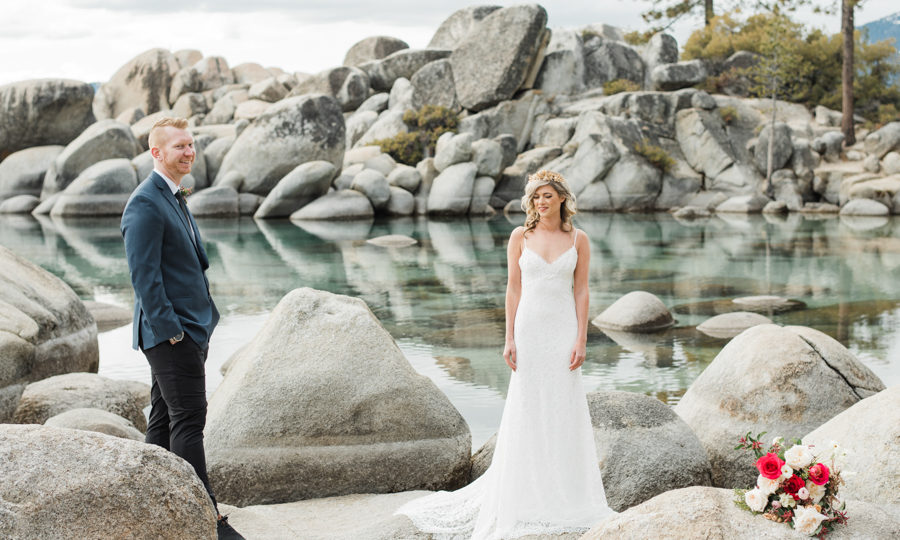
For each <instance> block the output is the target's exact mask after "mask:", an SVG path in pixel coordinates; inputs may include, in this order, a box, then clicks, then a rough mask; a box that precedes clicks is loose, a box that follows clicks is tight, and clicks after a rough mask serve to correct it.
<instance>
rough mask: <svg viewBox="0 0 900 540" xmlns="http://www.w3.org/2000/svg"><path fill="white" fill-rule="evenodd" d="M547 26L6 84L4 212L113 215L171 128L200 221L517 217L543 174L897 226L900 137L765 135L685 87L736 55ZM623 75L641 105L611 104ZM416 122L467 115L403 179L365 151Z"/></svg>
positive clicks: (478, 22) (516, 13)
mask: <svg viewBox="0 0 900 540" xmlns="http://www.w3.org/2000/svg"><path fill="white" fill-rule="evenodd" d="M546 22H547V13H546V11H545V10H544V9H543V8H542V7H540V6H538V5H521V6H512V7H506V8H500V7H498V6H477V7H469V8H465V9H462V10H459V11H457V12H456V13H454V14H453V15H451V16H450V17H449V18H448V19H447V20H446V21H444V23H443V24H442V25H441V26H440V27H439V28H438V30H437V31H436V32H435V35H434V37H433V38H432V40H431V42H430V43H429V44H428V46H427V47H426V48H424V49H411V48H409V46H408V45H407V44H406V43H405V42H403V41H402V40H400V39H397V38H393V37H385V36H377V37H370V38H366V39H364V40H362V41H360V42H359V43H357V44H356V45H354V46H353V47H352V48H351V49H350V50H349V51H348V52H347V55H346V58H345V61H344V65H343V66H339V67H335V68H331V69H327V70H325V71H322V72H320V73H315V74H308V73H287V72H284V71H283V70H281V69H278V68H263V67H262V66H260V65H258V64H254V63H246V64H240V65H237V66H234V67H229V66H228V64H227V62H226V61H225V59H223V58H221V57H204V56H203V55H202V54H201V53H200V52H199V51H196V50H180V51H176V52H174V53H172V52H169V51H167V50H164V49H152V50H149V51H147V52H145V53H142V54H140V55H139V56H137V57H136V58H134V59H133V60H131V61H130V62H128V63H127V64H126V65H124V66H122V68H121V69H120V70H119V71H117V72H116V73H115V74H114V75H113V76H112V78H111V79H110V80H109V81H107V82H105V83H103V84H102V85H101V86H100V87H99V89H98V90H97V92H96V93H94V92H93V89H92V87H91V86H90V85H88V84H85V83H79V82H77V81H69V80H39V81H24V82H20V83H13V84H9V85H6V86H3V87H0V103H2V104H3V105H2V108H0V119H2V120H0V123H2V126H0V127H2V128H3V129H0V133H2V134H3V135H2V136H0V158H2V157H4V156H5V159H3V160H2V161H0V201H2V202H0V212H15V213H25V212H35V213H51V214H56V215H76V216H77V215H102V214H106V215H116V214H119V213H121V211H122V208H123V207H124V204H125V201H126V200H127V198H128V196H129V194H130V193H131V191H132V190H133V189H134V188H135V186H136V185H137V183H138V182H140V181H141V180H142V179H143V178H145V177H146V175H147V174H148V172H149V171H150V169H151V168H152V158H151V157H150V156H149V153H148V151H147V135H148V131H149V129H150V127H151V126H152V124H153V123H154V122H155V121H156V120H157V119H158V118H160V117H161V116H163V115H177V116H183V117H186V118H188V119H189V122H190V124H191V126H192V129H193V132H194V134H195V138H196V148H197V156H196V159H195V163H194V170H193V172H192V174H191V175H190V176H189V177H187V178H186V179H185V184H186V185H188V186H190V187H193V188H194V189H195V190H196V191H198V193H197V194H196V195H195V196H194V197H192V198H191V199H192V200H190V206H191V208H192V211H194V213H195V214H197V215H215V216H235V215H256V216H257V217H259V218H264V217H287V216H292V215H295V214H296V217H297V218H298V219H353V218H360V217H367V216H370V215H373V214H379V213H381V214H399V215H407V214H412V213H432V214H450V215H463V214H483V213H485V212H493V211H494V210H496V209H500V208H503V207H504V206H506V205H507V204H508V203H512V204H511V207H512V208H513V209H515V207H516V206H517V205H518V203H517V200H518V199H519V198H520V197H521V195H522V192H523V186H524V183H525V180H526V177H527V175H528V174H529V173H532V172H534V171H535V170H537V169H539V168H549V169H553V170H556V171H558V172H560V173H562V174H563V175H564V176H565V177H566V178H568V180H569V182H570V183H571V184H572V188H573V191H574V193H575V194H576V196H577V197H578V200H579V206H580V208H581V209H583V210H597V211H624V210H679V211H680V212H681V216H682V217H689V216H698V215H707V214H708V213H709V212H711V211H717V212H758V211H763V210H765V211H767V212H769V211H770V212H782V211H806V212H837V211H838V210H839V209H840V211H841V212H843V213H846V214H867V215H872V214H886V213H898V212H900V198H898V195H897V193H898V191H900V176H898V173H900V152H898V150H900V122H894V123H892V124H889V125H887V126H885V127H884V128H882V129H880V130H878V131H876V132H873V133H868V134H867V133H865V132H864V131H860V132H859V137H858V138H859V140H861V141H863V142H860V143H859V144H857V145H854V146H852V147H851V148H847V149H844V148H842V137H841V134H840V131H839V127H838V124H839V122H838V121H837V117H839V114H838V113H835V112H834V111H829V110H827V109H824V108H821V107H820V108H818V109H816V111H815V114H810V112H809V111H807V110H806V109H805V108H803V107H802V106H797V105H791V104H787V103H779V104H778V109H779V112H778V115H777V116H778V117H779V118H780V119H781V121H780V122H779V123H777V124H775V125H774V126H770V125H769V121H768V119H769V117H770V116H771V115H770V110H771V104H770V103H769V102H768V101H765V100H756V99H746V98H742V97H739V95H738V96H732V95H716V96H710V95H708V94H706V93H705V92H703V91H699V90H696V89H694V88H693V86H695V85H697V84H698V83H701V82H703V81H704V80H705V79H706V77H707V76H710V75H715V74H717V73H719V72H721V71H723V70H727V69H730V68H731V67H745V66H746V65H750V64H752V63H753V62H754V61H755V60H754V58H753V57H752V55H750V54H749V53H736V55H735V56H734V57H733V58H730V59H728V61H726V62H724V63H722V64H721V65H713V64H709V63H704V62H701V61H688V62H679V61H678V45H677V43H676V42H675V40H674V38H672V37H671V36H670V35H667V34H657V35H656V36H654V37H653V38H652V39H651V40H650V41H649V42H648V43H646V44H644V45H638V46H635V45H631V44H629V43H627V42H626V41H625V37H624V35H623V34H622V32H621V31H620V30H619V29H617V28H613V27H610V26H607V25H602V24H594V25H588V26H585V27H583V28H579V29H554V30H553V31H552V32H551V31H550V30H549V29H548V28H547V27H546ZM616 80H627V81H630V82H632V83H633V84H635V85H638V86H639V87H640V88H642V90H641V91H636V92H623V93H619V94H614V95H603V92H604V90H603V87H604V84H606V83H609V82H611V81H616ZM738 86H739V85H738ZM729 91H730V92H731V93H732V94H740V89H739V88H735V89H729ZM744 95H746V94H744ZM423 105H439V106H443V107H446V108H448V109H450V110H452V111H454V112H456V113H458V114H459V117H460V122H459V126H458V129H457V136H455V137H450V136H446V137H447V138H446V139H444V140H443V143H442V145H439V147H438V149H437V150H436V153H435V155H434V156H433V157H427V158H425V159H424V160H423V161H422V162H420V163H417V164H415V166H414V167H413V166H411V165H403V166H400V165H397V164H395V163H393V160H390V158H389V156H387V155H383V154H381V152H380V148H379V147H374V148H373V147H371V145H372V143H374V142H375V141H378V140H380V139H386V138H391V137H394V136H396V135H398V134H402V133H405V132H407V131H408V130H409V127H408V126H407V125H406V124H405V123H404V121H403V114H404V112H406V111H408V110H411V109H413V110H415V109H418V108H419V107H421V106H423ZM836 115H837V116H836ZM770 139H771V140H773V143H774V150H775V151H774V153H773V157H772V168H773V170H774V171H775V173H774V174H773V175H772V178H771V182H768V183H767V182H766V181H765V180H764V178H763V175H764V174H765V172H766V171H767V169H768V165H769V164H768V141H769V140H770ZM498 144H499V150H498V148H497V146H498ZM649 147H658V148H660V149H662V151H664V152H665V154H667V155H668V156H669V158H670V159H671V160H672V162H671V164H670V165H669V166H665V165H661V164H660V162H659V161H658V160H656V159H655V158H653V161H652V162H651V160H649V159H648V157H651V158H652V156H649V155H648V153H647V151H646V149H647V148H649ZM498 154H499V155H500V158H499V161H498V158H497V155H498ZM312 162H327V163H330V164H331V165H332V166H333V168H334V169H333V170H326V169H324V168H323V165H322V164H319V165H318V166H312V165H309V164H310V163H312ZM304 166H308V167H312V168H313V169H314V170H309V168H305V169H304V168H302V167H304ZM413 171H416V172H413ZM416 173H418V174H416ZM391 175H394V178H390V176H391ZM329 177H330V178H329ZM307 206H311V208H309V209H308V210H306V211H305V212H301V211H302V210H304V209H305V208H306V207H307Z"/></svg>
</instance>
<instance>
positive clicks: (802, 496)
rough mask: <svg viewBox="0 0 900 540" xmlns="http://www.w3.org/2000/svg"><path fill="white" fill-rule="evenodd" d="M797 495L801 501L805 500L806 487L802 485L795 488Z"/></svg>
mask: <svg viewBox="0 0 900 540" xmlns="http://www.w3.org/2000/svg"><path fill="white" fill-rule="evenodd" d="M797 496H798V497H800V500H801V501H805V500H806V499H808V498H809V490H808V489H806V488H805V487H802V488H800V489H798V490H797Z"/></svg>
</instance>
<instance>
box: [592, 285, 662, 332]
mask: <svg viewBox="0 0 900 540" xmlns="http://www.w3.org/2000/svg"><path fill="white" fill-rule="evenodd" d="M592 323H593V324H594V325H596V326H599V327H600V328H609V329H611V330H625V331H628V332H654V331H657V330H662V329H664V328H668V327H670V326H672V325H673V324H675V319H673V318H672V314H671V313H669V310H668V308H666V305H665V304H663V303H662V301H661V300H660V299H659V298H657V297H656V295H654V294H652V293H648V292H644V291H632V292H630V293H628V294H626V295H625V296H622V297H621V298H619V299H618V300H616V301H615V302H614V303H613V304H612V305H611V306H609V307H608V308H606V309H605V310H604V311H603V313H601V314H600V315H598V316H597V317H595V318H594V320H593V321H592Z"/></svg>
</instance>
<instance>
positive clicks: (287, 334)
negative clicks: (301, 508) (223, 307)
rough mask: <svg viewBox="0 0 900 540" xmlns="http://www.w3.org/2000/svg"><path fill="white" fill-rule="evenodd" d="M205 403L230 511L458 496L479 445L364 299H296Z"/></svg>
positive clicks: (209, 444)
mask: <svg viewBox="0 0 900 540" xmlns="http://www.w3.org/2000/svg"><path fill="white" fill-rule="evenodd" d="M235 354H236V357H235V360H234V362H233V363H232V365H231V367H230V368H229V370H228V373H227V375H226V376H225V379H224V380H223V381H222V384H221V385H220V386H219V388H218V389H217V390H216V391H215V393H214V394H213V396H212V398H211V399H210V403H209V421H208V423H207V427H206V448H207V456H208V466H209V472H210V479H211V482H212V484H213V485H214V486H216V494H217V496H218V497H219V498H220V499H221V500H222V501H224V502H227V503H229V504H236V505H239V506H245V505H248V504H261V503H275V502H285V501H296V500H300V499H309V498H319V497H328V496H332V495H344V494H349V493H390V492H395V491H405V490H411V489H456V488H458V487H460V486H462V485H463V484H464V483H465V481H466V479H467V477H468V474H469V455H470V449H471V435H470V433H469V428H468V426H467V425H466V423H465V421H464V420H463V418H462V416H460V414H459V412H457V410H456V409H455V408H453V405H451V403H450V401H449V400H448V399H447V398H446V396H444V394H442V393H441V392H440V390H438V389H437V387H436V386H435V385H434V383H433V382H431V380H430V379H428V378H427V377H424V376H422V375H419V374H417V373H416V372H415V370H414V369H413V368H412V366H410V364H409V362H408V361H407V360H406V358H405V357H404V356H403V353H402V352H401V351H400V349H399V348H398V347H397V344H396V343H395V342H394V340H393V338H391V336H390V334H388V333H387V331H386V330H385V329H384V328H383V327H382V326H381V323H380V322H379V321H378V319H376V318H375V316H374V315H373V314H372V312H371V311H370V310H369V308H368V307H367V306H366V304H365V303H364V302H363V301H362V300H359V299H355V298H350V297H347V296H340V295H335V294H331V293H328V292H322V291H316V290H313V289H306V288H304V289H296V290H294V291H292V292H290V293H288V294H287V295H286V296H285V297H284V298H282V300H281V302H279V303H278V305H277V306H276V307H275V309H274V310H273V311H272V313H271V315H270V316H269V318H268V320H267V321H266V324H265V325H264V326H263V328H262V329H261V330H260V331H259V333H258V334H257V335H256V337H254V338H253V340H252V341H251V342H250V343H248V344H247V345H246V346H245V347H243V348H242V349H241V350H240V351H238V352H237V353H235Z"/></svg>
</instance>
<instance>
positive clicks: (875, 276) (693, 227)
mask: <svg viewBox="0 0 900 540" xmlns="http://www.w3.org/2000/svg"><path fill="white" fill-rule="evenodd" d="M118 223H119V220H118V218H114V219H78V220H72V219H57V218H48V217H39V218H34V217H31V216H27V217H23V216H7V217H0V244H2V245H4V246H6V247H8V248H10V249H12V250H13V251H15V252H17V253H19V254H21V255H23V256H24V257H26V258H28V259H29V260H31V261H33V262H35V263H37V264H39V265H40V266H42V267H44V268H46V269H47V270H49V271H50V272H52V273H54V274H56V275H57V276H59V277H61V278H62V279H63V280H65V281H66V282H67V283H68V284H69V285H71V286H72V288H73V289H74V290H75V291H76V293H77V294H78V295H79V296H80V297H81V298H83V299H85V300H96V301H100V302H107V303H111V304H117V305H120V306H123V307H127V308H128V309H131V307H132V291H131V286H130V282H129V278H128V267H127V263H126V261H125V258H124V245H123V243H122V239H121V236H120V234H119V229H118ZM520 223H521V217H519V216H514V217H512V218H509V219H507V218H506V217H504V216H495V217H493V218H490V219H457V220H453V221H439V220H429V219H425V218H417V219H392V220H384V221H375V222H349V223H292V222H290V221H287V220H280V221H254V220H252V219H249V218H242V219H229V220H211V219H205V220H200V222H199V226H200V231H201V234H202V235H203V237H204V239H205V242H206V246H207V252H208V254H209V258H210V264H211V266H210V269H209V273H208V276H209V280H210V283H211V289H212V295H213V298H214V299H215V300H216V303H217V305H218V306H219V310H220V311H221V313H222V321H221V323H220V325H219V327H218V329H217V330H216V332H215V334H214V335H213V339H212V343H211V348H210V357H209V361H208V362H209V363H208V374H207V387H208V390H209V392H210V393H211V392H212V391H213V390H214V389H215V388H216V386H218V384H219V382H220V381H221V375H220V374H219V367H220V366H221V365H222V364H223V363H224V362H225V361H226V360H227V359H228V358H229V357H230V355H231V354H232V353H233V352H234V351H235V350H236V349H237V348H239V347H240V346H241V345H243V344H244V343H246V342H248V341H249V340H250V339H251V338H252V337H253V336H254V335H255V333H256V332H257V331H258V330H259V328H260V327H261V326H262V324H263V323H264V322H265V320H266V317H267V315H268V313H269V312H270V311H271V310H272V308H273V307H274V306H275V304H277V303H278V301H279V300H280V299H281V298H282V297H283V296H284V295H285V294H286V293H287V292H289V291H291V290H293V289H295V288H298V287H313V288H316V289H323V290H327V291H331V292H334V293H340V294H347V295H352V296H357V297H360V298H362V299H363V300H365V302H366V303H367V304H368V305H369V307H370V308H371V309H372V311H373V312H374V313H375V315H376V316H377V317H378V318H379V319H380V320H381V322H382V323H383V324H384V326H385V328H386V329H387V330H388V331H389V332H390V333H391V335H393V336H394V338H395V339H396V340H397V342H398V343H399V345H400V348H401V350H402V351H403V352H404V354H405V355H406V357H407V358H408V359H409V361H410V362H411V364H412V365H413V367H414V368H415V369H416V370H417V371H419V372H420V373H422V374H424V375H426V376H428V377H430V378H431V379H432V380H434V382H435V383H436V384H437V386H438V387H439V388H440V389H441V390H442V391H443V392H444V393H445V394H447V396H448V397H449V398H450V400H451V401H452V402H453V404H454V405H455V406H456V407H457V408H458V409H459V410H460V412H461V413H462V414H463V416H464V417H465V419H466V420H467V422H468V423H469V426H470V428H471V429H472V437H473V446H474V448H478V447H479V446H480V445H481V444H482V443H483V442H484V441H485V440H486V439H487V438H488V437H490V436H491V435H492V434H493V433H494V432H495V431H496V429H497V426H498V425H499V420H500V414H501V410H502V407H503V400H504V396H505V394H506V388H507V383H508V379H509V372H508V369H507V367H506V365H505V364H504V362H503V358H502V357H501V352H502V348H503V337H504V320H503V305H504V293H505V286H506V251H505V245H506V240H507V238H508V236H509V233H510V232H511V231H512V229H513V228H514V227H515V226H516V225H519V224H520ZM577 224H578V226H579V227H580V228H582V229H583V230H585V231H586V232H587V233H588V235H589V236H590V239H591V249H592V261H591V268H590V290H591V309H590V316H591V318H593V317H595V316H596V315H598V314H599V313H600V312H601V311H602V310H603V309H604V308H605V307H606V306H608V305H610V304H611V303H613V302H614V301H615V300H616V299H618V298H619V297H621V296H622V295H623V294H625V293H628V292H630V291H634V290H644V291H649V292H651V293H653V294H655V295H657V296H658V297H659V298H660V299H661V300H662V301H663V302H664V303H665V304H666V305H667V306H668V307H669V308H670V310H672V312H673V315H674V316H675V318H676V319H677V324H676V326H675V327H674V328H673V329H670V330H668V331H666V332H663V333H661V334H656V335H652V336H644V337H638V336H628V335H624V336H623V335H615V336H612V337H610V336H609V335H607V334H605V333H603V332H602V331H600V330H599V329H597V328H594V327H591V330H590V333H589V338H588V350H587V361H586V362H585V364H584V369H583V372H584V376H585V377H584V381H585V386H586V389H587V390H589V391H590V390H595V389H607V390H627V391H632V392H642V393H646V394H648V395H652V396H655V397H657V398H659V399H660V400H662V401H664V402H666V403H669V404H674V403H677V401H678V399H679V398H680V396H681V395H683V393H684V392H685V390H686V389H687V387H688V386H689V385H690V384H691V382H692V381H693V380H694V379H695V378H696V377H697V376H698V375H699V374H700V372H701V371H703V369H704V368H705V367H706V366H707V365H708V364H709V363H710V362H711V361H712V360H713V358H715V356H716V354H718V352H719V351H720V350H721V348H722V347H723V346H724V345H725V343H727V340H725V339H715V338H710V337H707V336H704V335H703V334H701V333H700V332H698V331H696V330H695V329H694V327H695V326H696V325H698V324H700V323H701V322H703V321H704V320H706V319H707V318H709V317H711V316H713V315H715V314H718V313H724V312H727V311H738V310H739V308H738V307H737V306H735V305H734V304H733V303H732V302H731V299H733V298H735V297H740V296H750V295H779V296H784V297H788V298H791V299H795V300H798V301H800V302H802V303H803V304H805V307H803V308H801V309H796V310H793V311H785V312H782V313H773V314H767V315H770V316H771V318H772V319H773V320H774V321H775V322H776V323H778V324H784V325H788V324H800V325H805V326H811V327H813V328H816V329H818V330H821V331H823V332H825V333H827V334H829V335H831V336H832V337H834V338H836V339H837V340H839V341H840V342H841V343H843V344H844V345H845V346H846V347H848V348H849V349H850V350H851V351H852V352H853V353H854V354H855V355H856V356H857V358H859V359H860V360H861V361H862V362H863V363H864V364H866V365H867V366H869V368H871V369H872V370H873V371H874V372H875V373H876V374H877V375H878V376H880V377H881V379H882V380H883V381H884V383H885V384H886V385H888V386H890V385H894V384H898V383H900V219H898V218H890V219H889V218H869V219H859V218H857V219H853V220H849V219H846V218H838V217H828V218H814V217H803V216H800V215H791V216H787V217H763V216H743V215H734V216H717V217H712V218H709V219H704V220H699V221H693V222H685V223H681V222H679V221H676V220H675V219H673V218H672V217H670V216H669V215H668V214H653V215H644V214H590V215H579V216H577ZM385 234H403V235H408V236H411V237H413V238H415V239H416V240H418V241H419V244H418V245H415V246H412V247H407V248H381V247H376V246H373V245H370V244H366V243H365V240H366V239H367V238H372V237H375V236H380V235H385ZM99 342H100V374H102V375H104V376H107V377H111V378H124V379H134V380H139V381H144V382H148V383H149V368H148V367H147V362H146V360H145V359H144V357H143V355H142V354H140V353H139V352H136V351H133V350H131V327H130V325H129V326H125V327H122V328H118V329H115V330H111V331H108V332H103V333H101V334H100V335H99Z"/></svg>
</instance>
